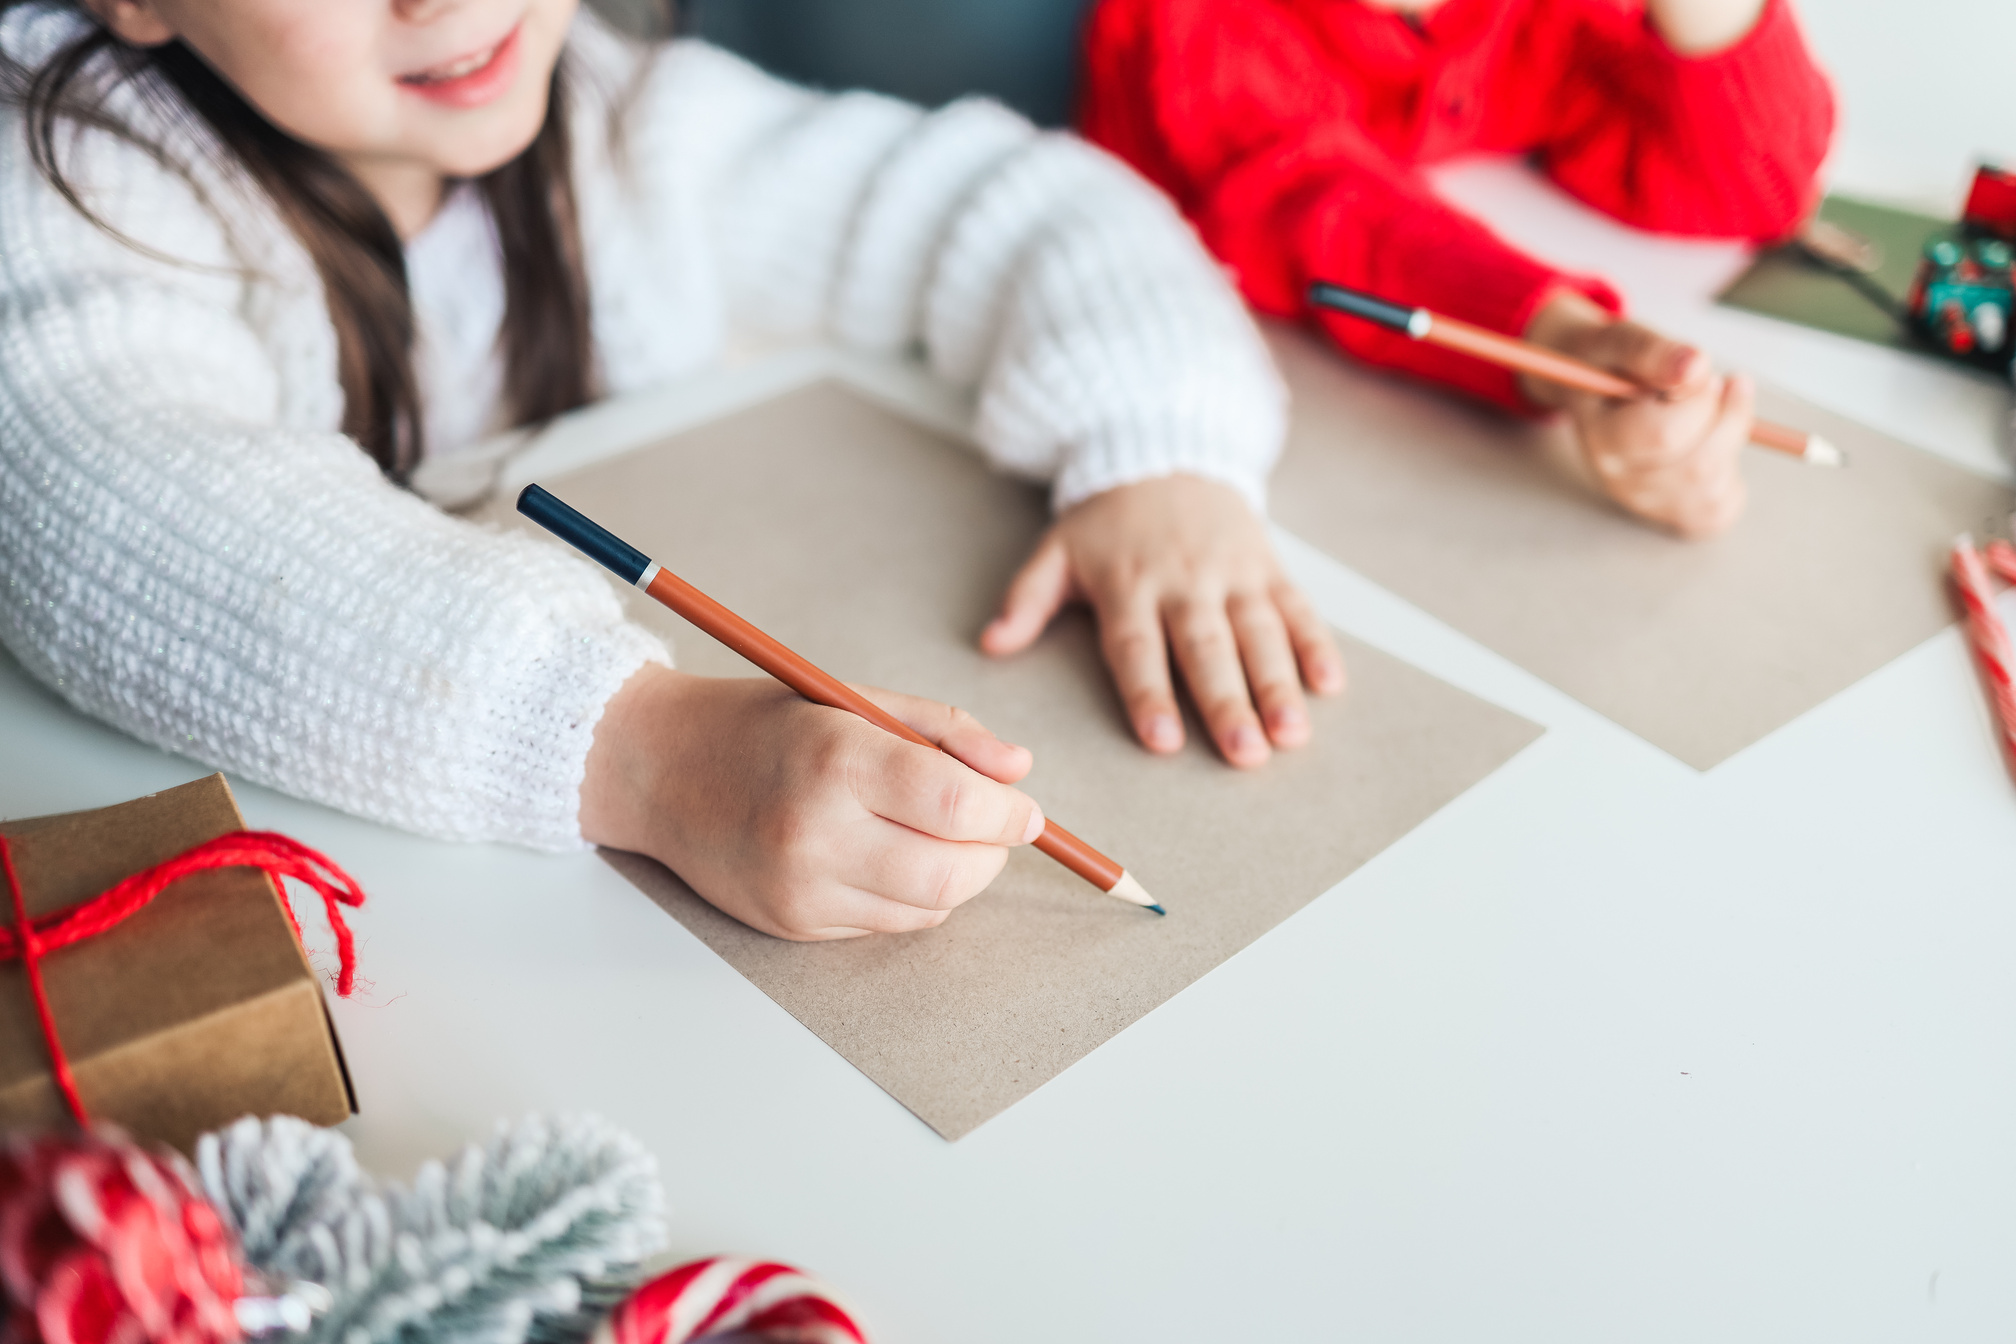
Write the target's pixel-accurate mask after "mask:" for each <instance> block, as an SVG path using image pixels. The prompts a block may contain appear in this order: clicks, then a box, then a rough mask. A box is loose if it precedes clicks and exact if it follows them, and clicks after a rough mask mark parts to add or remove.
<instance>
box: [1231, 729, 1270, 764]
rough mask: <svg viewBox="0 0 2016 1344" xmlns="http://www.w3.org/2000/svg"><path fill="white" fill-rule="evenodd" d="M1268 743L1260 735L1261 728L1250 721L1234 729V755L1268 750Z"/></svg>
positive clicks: (1232, 751)
mask: <svg viewBox="0 0 2016 1344" xmlns="http://www.w3.org/2000/svg"><path fill="white" fill-rule="evenodd" d="M1266 747H1267V743H1266V741H1265V739H1263V738H1262V737H1261V736H1260V730H1259V729H1258V728H1255V727H1254V726H1253V725H1252V724H1250V723H1242V724H1240V725H1239V726H1238V727H1237V728H1234V729H1233V730H1232V750H1231V751H1230V753H1228V754H1230V755H1233V756H1251V755H1252V754H1253V753H1254V752H1256V751H1264V750H1266Z"/></svg>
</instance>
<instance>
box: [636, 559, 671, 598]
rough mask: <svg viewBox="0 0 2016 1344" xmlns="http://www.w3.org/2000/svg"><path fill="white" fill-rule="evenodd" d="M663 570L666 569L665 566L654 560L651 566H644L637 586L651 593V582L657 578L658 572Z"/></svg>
mask: <svg viewBox="0 0 2016 1344" xmlns="http://www.w3.org/2000/svg"><path fill="white" fill-rule="evenodd" d="M663 568H665V566H663V565H661V564H659V563H658V562H657V561H656V560H653V561H652V562H651V563H650V564H648V565H646V566H644V572H643V573H642V574H639V575H638V576H637V586H638V587H639V588H641V589H643V590H644V591H645V592H647V593H648V592H650V591H651V580H653V579H655V578H657V577H658V571H659V570H661V569H663Z"/></svg>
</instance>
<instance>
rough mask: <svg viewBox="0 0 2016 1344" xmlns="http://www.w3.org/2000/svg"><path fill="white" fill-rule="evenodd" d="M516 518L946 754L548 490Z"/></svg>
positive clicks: (1064, 835)
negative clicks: (536, 526) (544, 530)
mask: <svg viewBox="0 0 2016 1344" xmlns="http://www.w3.org/2000/svg"><path fill="white" fill-rule="evenodd" d="M518 512H520V513H522V514H524V515H525V516H526V517H527V518H530V519H531V520H532V521H533V522H535V523H537V524H539V526H541V527H543V528H545V529H546V530H547V531H548V532H551V533H552V534H553V535H554V536H556V537H558V538H560V539H561V540H562V541H564V542H566V543H567V544H568V545H570V546H572V547H574V548H575V549H576V550H578V551H580V552H581V553H582V554H583V555H586V556H587V557H588V558H589V559H591V560H594V561H597V562H598V563H600V564H602V565H603V566H605V567H606V568H608V569H609V570H610V571H612V572H613V573H615V575H616V576H617V577H618V578H620V579H622V580H623V581H624V582H625V583H628V584H630V585H632V586H633V587H636V588H640V589H642V590H643V591H644V592H645V593H646V594H648V595H649V596H651V597H653V598H656V599H657V600H658V601H660V602H662V603H664V604H665V605H666V606H668V607H670V608H671V609H672V610H673V611H675V612H677V613H679V615H681V616H683V617H685V618H686V619H687V620H688V621H690V622H692V623H693V624H694V625H696V626H698V627H699V628H700V629H701V630H703V631H705V632H706V633H707V634H710V635H712V636H713V637H714V638H716V639H718V640H720V641H721V642H722V643H723V644H726V645H727V646H728V647H729V648H731V649H733V650H735V652H737V653H739V654H741V655H742V656H743V657H744V658H747V659H748V660H749V661H750V662H752V663H754V664H755V665H756V666H758V667H760V668H762V669H763V670H764V671H765V672H768V673H769V674H770V675H771V676H773V677H775V678H777V680H779V681H781V682H783V683H784V684H785V685H786V686H789V687H790V688H791V689H792V690H794V691H796V692H798V694H800V695H802V696H804V697H805V698H806V699H807V700H810V701H812V702H813V703H814V704H819V705H826V706H828V707H830V708H832V709H844V710H846V711H847V712H848V713H850V714H858V715H860V716H861V717H862V718H864V719H866V720H868V722H870V723H872V724H874V725H875V726H876V727H877V728H880V729H882V730H883V731H884V732H890V733H894V734H895V735H896V736H898V737H900V738H902V739H903V740H904V741H906V742H915V743H916V744H917V745H919V746H922V747H929V748H931V749H932V750H933V751H940V750H942V748H941V747H939V745H938V744H937V743H936V742H933V741H932V740H931V739H930V738H928V737H925V736H924V735H923V734H922V733H919V732H917V731H916V730H915V729H913V728H911V727H910V725H909V724H907V723H904V722H903V721H902V720H901V719H899V718H897V717H896V716H895V715H893V714H891V713H889V711H887V710H885V709H883V708H882V707H881V706H880V705H878V704H876V703H875V702H874V701H873V700H870V699H868V698H867V697H866V696H864V695H862V694H861V693H860V692H859V691H857V690H855V689H854V688H853V687H851V686H849V685H848V684H847V683H846V682H844V681H841V680H840V679H839V678H838V677H835V676H833V675H831V674H830V673H827V672H825V671H822V670H821V669H820V668H819V667H817V666H816V665H814V664H813V663H812V662H810V661H809V660H807V659H805V658H803V657H800V656H799V655H798V654H796V653H793V652H792V651H791V650H790V649H788V648H786V647H785V646H784V645H782V644H780V643H778V642H777V641H776V640H774V639H772V638H771V637H770V636H768V635H766V634H764V633H763V632H762V631H761V630H758V629H757V628H756V627H755V626H753V625H751V624H750V623H749V622H748V621H745V620H743V619H742V618H741V617H740V616H737V615H736V614H735V613H734V612H732V611H730V610H728V608H726V607H724V606H722V605H721V604H720V603H719V602H716V601H715V600H714V599H713V598H711V597H709V596H707V594H705V593H703V592H701V591H700V590H699V589H698V588H695V587H694V586H693V585H692V584H690V583H688V582H686V581H685V580H684V579H682V578H680V577H679V576H678V575H677V574H674V573H673V572H672V571H671V570H669V569H666V568H665V567H664V566H663V565H661V564H659V563H658V562H657V561H656V560H653V559H652V558H651V557H650V556H648V555H646V554H644V552H642V551H640V550H638V549H637V548H636V547H635V546H632V545H630V544H629V543H628V542H626V541H624V540H622V539H621V538H619V537H618V536H617V535H616V534H615V533H613V532H611V531H609V530H608V529H607V528H605V527H603V526H602V525H601V524H600V523H597V522H595V521H594V520H593V519H591V518H589V517H587V516H586V515H585V514H583V513H581V512H579V511H578V510H576V509H574V508H573V507H571V506H570V505H568V504H565V503H563V502H562V501H561V500H560V499H558V498H557V497H555V496H554V495H553V494H552V493H551V492H550V491H548V490H546V489H544V488H542V487H540V486H537V485H528V486H526V487H525V488H524V490H522V491H520V492H519V495H518ZM1033 843H1034V844H1035V846H1036V848H1037V849H1040V850H1042V851H1043V852H1044V853H1045V854H1048V855H1049V856H1050V857H1051V858H1053V859H1055V860H1057V862H1059V863H1061V864H1063V865H1064V866H1065V867H1066V868H1069V869H1070V870H1071V871H1072V872H1074V873H1076V874H1078V876H1080V877H1082V878H1084V879H1085V880H1086V881H1087V882H1090V883H1091V884H1092V885H1093V886H1095V887H1097V888H1099V890H1101V891H1103V892H1105V893H1106V894H1107V895H1108V896H1115V897H1118V898H1119V899H1121V900H1123V901H1126V902H1128V903H1130V904H1132V905H1138V906H1140V907H1141V908H1142V909H1144V910H1153V911H1154V912H1155V913H1156V914H1158V915H1164V914H1167V913H1168V911H1166V910H1164V909H1163V908H1162V907H1161V906H1159V905H1157V904H1156V903H1155V898H1154V897H1152V896H1150V895H1149V894H1148V893H1147V891H1146V890H1145V889H1143V888H1142V886H1141V883H1140V882H1139V881H1138V880H1136V879H1135V877H1134V876H1133V874H1131V873H1129V872H1128V871H1127V870H1126V869H1125V868H1122V867H1121V866H1120V865H1119V864H1117V863H1115V862H1114V861H1113V860H1111V859H1109V858H1107V857H1106V856H1105V855H1104V854H1101V853H1100V852H1099V851H1098V850H1096V849H1094V848H1092V846H1090V845H1088V844H1086V843H1085V842H1084V841H1083V840H1080V839H1079V838H1078V837H1077V836H1075V835H1073V834H1071V832H1069V831H1067V830H1065V829H1064V828H1063V827H1062V826H1059V825H1058V824H1057V823H1056V822H1055V821H1053V820H1051V819H1050V818H1049V817H1048V816H1045V817H1044V818H1043V833H1042V834H1041V835H1038V836H1037V837H1036V839H1035V841H1034V842H1033Z"/></svg>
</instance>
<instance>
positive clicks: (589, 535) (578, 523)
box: [518, 485, 651, 584]
mask: <svg viewBox="0 0 2016 1344" xmlns="http://www.w3.org/2000/svg"><path fill="white" fill-rule="evenodd" d="M518 512H520V513H522V514H524V515H525V516H526V517H527V518H530V519H531V520H532V521H533V522H535V523H537V524H539V526H541V527H543V528H545V529H546V530H547V531H548V532H551V533H552V534H553V535H554V536H556V537H558V538H560V540H562V541H564V542H566V543H567V544H568V545H569V546H572V547H573V548H574V549H576V550H578V551H580V552H581V553H582V554H583V555H585V556H587V557H588V558H589V559H590V560H593V561H596V562H597V563H598V564H602V565H606V566H607V567H608V568H610V569H611V570H614V571H615V572H616V573H617V574H618V575H619V576H621V578H622V580H623V582H625V583H633V584H634V583H636V582H637V580H639V579H641V578H643V577H644V571H645V570H646V569H648V568H650V566H651V557H650V556H648V555H646V554H644V552H642V551H640V550H638V549H637V548H636V547H635V546H632V545H631V544H630V543H629V542H627V541H624V540H623V539H622V538H621V537H619V536H617V535H616V534H615V533H614V532H611V531H610V530H609V529H608V528H606V527H603V526H602V525H601V524H600V523H597V522H595V521H594V520H593V519H591V518H589V517H588V516H587V515H586V514H583V513H581V512H579V511H578V510H575V509H573V508H570V507H569V506H568V505H566V504H564V503H562V502H561V500H560V499H559V497H558V496H556V495H555V494H553V492H552V491H550V490H547V489H546V488H545V487H544V486H538V485H528V486H526V487H525V488H524V489H523V490H520V491H519V492H518Z"/></svg>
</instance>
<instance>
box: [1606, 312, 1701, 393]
mask: <svg viewBox="0 0 2016 1344" xmlns="http://www.w3.org/2000/svg"><path fill="white" fill-rule="evenodd" d="M1603 337H1604V340H1603V346H1604V349H1603V362H1604V363H1605V364H1607V365H1609V366H1610V368H1612V369H1614V370H1615V371H1616V372H1618V373H1621V374H1623V375H1624V376H1625V377H1627V378H1629V379H1631V380H1632V381H1633V382H1635V383H1641V384H1643V385H1644V386H1646V387H1648V388H1651V389H1652V390H1653V391H1655V392H1663V393H1666V394H1668V395H1686V394H1687V393H1690V392H1696V391H1699V390H1700V389H1701V387H1703V386H1704V385H1705V384H1706V383H1707V381H1708V379H1709V378H1711V377H1713V376H1714V370H1713V368H1712V367H1711V366H1710V364H1709V362H1708V356H1707V355H1705V354H1703V353H1702V352H1701V351H1699V350H1697V349H1695V348H1694V347H1693V346H1691V345H1687V344H1684V343H1683V342H1680V341H1675V340H1669V339H1668V338H1667V337H1665V336H1662V335H1660V334H1659V333H1658V332H1656V331H1654V330H1652V329H1651V328H1650V327H1641V326H1639V325H1638V324H1637V323H1636V322H1616V323H1612V324H1611V326H1610V327H1609V328H1608V329H1607V330H1605V331H1604V333H1603Z"/></svg>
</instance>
